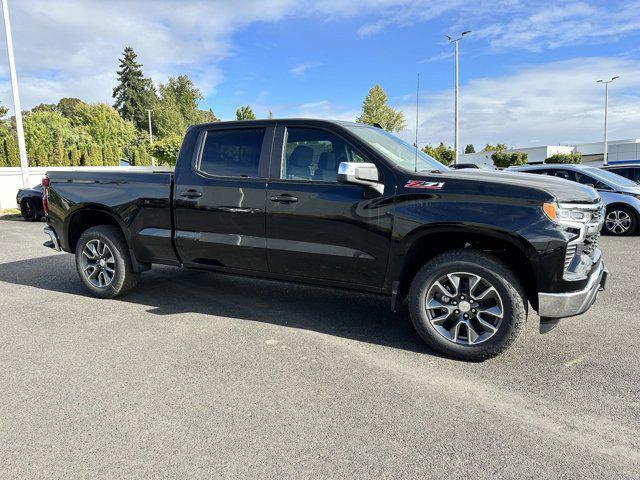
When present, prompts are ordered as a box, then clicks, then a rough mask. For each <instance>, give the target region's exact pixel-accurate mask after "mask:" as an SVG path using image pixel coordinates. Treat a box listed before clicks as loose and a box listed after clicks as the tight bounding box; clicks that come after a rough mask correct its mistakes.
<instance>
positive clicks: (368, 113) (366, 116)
mask: <svg viewBox="0 0 640 480" xmlns="http://www.w3.org/2000/svg"><path fill="white" fill-rule="evenodd" d="M356 122H359V123H366V124H368V125H376V124H377V125H380V127H382V128H383V129H384V130H386V131H387V132H399V131H400V130H402V129H403V128H404V127H405V125H406V122H405V118H404V114H403V113H402V112H399V111H396V110H394V109H393V108H391V107H390V106H389V105H387V94H386V93H385V92H384V90H383V89H382V87H380V85H377V84H376V85H374V86H373V87H372V88H371V90H369V93H368V94H367V96H366V97H365V98H364V101H363V102H362V113H361V114H360V116H359V117H358V118H356Z"/></svg>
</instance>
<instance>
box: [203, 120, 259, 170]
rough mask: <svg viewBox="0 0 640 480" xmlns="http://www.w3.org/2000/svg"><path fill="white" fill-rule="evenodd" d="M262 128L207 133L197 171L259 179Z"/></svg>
mask: <svg viewBox="0 0 640 480" xmlns="http://www.w3.org/2000/svg"><path fill="white" fill-rule="evenodd" d="M264 133H265V129H264V128H242V129H233V130H209V131H208V132H207V134H206V137H205V141H204V146H203V148H202V155H201V157H200V161H199V165H198V169H199V170H200V171H201V172H204V173H207V174H209V175H215V176H219V177H243V178H253V177H258V176H259V175H258V166H259V164H260V151H261V149H262V141H263V139H264Z"/></svg>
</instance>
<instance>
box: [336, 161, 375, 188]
mask: <svg viewBox="0 0 640 480" xmlns="http://www.w3.org/2000/svg"><path fill="white" fill-rule="evenodd" d="M338 182H340V183H349V184H352V185H364V186H366V187H370V188H372V189H374V190H375V191H376V192H378V193H379V194H380V195H382V194H383V193H384V185H383V184H382V183H380V173H379V172H378V167H376V166H375V165H374V164H373V163H362V162H340V166H339V167H338Z"/></svg>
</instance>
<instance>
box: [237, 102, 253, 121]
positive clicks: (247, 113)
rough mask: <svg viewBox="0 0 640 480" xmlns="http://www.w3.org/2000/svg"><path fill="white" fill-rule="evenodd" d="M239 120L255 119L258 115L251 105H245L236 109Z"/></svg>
mask: <svg viewBox="0 0 640 480" xmlns="http://www.w3.org/2000/svg"><path fill="white" fill-rule="evenodd" d="M236 119H237V120H255V119H256V116H255V115H254V113H253V110H251V107H250V106H249V105H244V106H242V107H240V108H238V109H237V110H236Z"/></svg>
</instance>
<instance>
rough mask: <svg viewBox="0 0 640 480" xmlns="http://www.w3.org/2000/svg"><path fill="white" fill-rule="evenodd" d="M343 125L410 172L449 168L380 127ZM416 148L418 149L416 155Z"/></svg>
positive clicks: (446, 169)
mask: <svg viewBox="0 0 640 480" xmlns="http://www.w3.org/2000/svg"><path fill="white" fill-rule="evenodd" d="M345 127H346V128H347V130H349V131H350V132H351V133H353V134H354V135H356V136H357V137H359V138H361V139H362V140H364V141H365V142H367V143H368V144H370V145H371V146H373V147H374V148H375V149H376V150H378V152H380V153H381V154H382V155H383V156H384V157H385V158H386V159H388V160H390V161H391V162H393V163H395V164H396V165H397V166H399V167H401V168H404V169H405V170H411V171H412V172H413V171H418V172H424V171H427V170H440V171H442V172H446V171H448V170H449V168H447V167H445V166H444V165H443V164H441V163H440V162H438V161H437V160H436V159H434V158H432V157H430V156H429V155H427V154H426V153H424V152H423V151H421V150H420V149H416V148H415V147H414V146H412V145H409V144H408V143H407V142H405V141H403V140H400V139H399V138H398V137H396V136H395V135H391V134H390V133H388V132H385V131H384V130H382V129H380V128H377V127H369V126H367V125H345ZM416 150H417V151H418V154H417V156H416Z"/></svg>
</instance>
